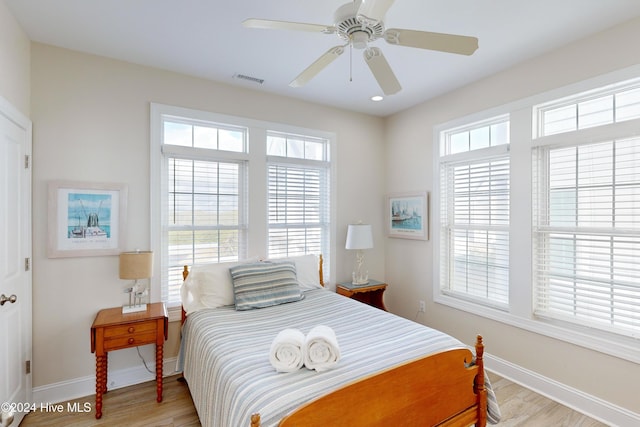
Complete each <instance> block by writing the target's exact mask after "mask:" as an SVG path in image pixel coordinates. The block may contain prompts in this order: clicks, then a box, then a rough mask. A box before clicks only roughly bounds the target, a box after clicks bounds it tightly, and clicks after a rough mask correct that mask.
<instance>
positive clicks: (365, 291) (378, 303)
mask: <svg viewBox="0 0 640 427" xmlns="http://www.w3.org/2000/svg"><path fill="white" fill-rule="evenodd" d="M385 289H387V284H386V283H383V282H379V281H377V280H369V283H367V284H366V285H353V284H351V283H350V282H346V283H338V285H337V286H336V292H337V293H339V294H340V295H344V296H346V297H349V298H353V299H355V300H358V301H360V302H363V303H365V304H369V305H371V306H373V307H376V308H379V309H381V310H384V311H388V310H387V307H385V306H384V299H383V295H384V291H385Z"/></svg>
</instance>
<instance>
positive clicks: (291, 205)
mask: <svg viewBox="0 0 640 427" xmlns="http://www.w3.org/2000/svg"><path fill="white" fill-rule="evenodd" d="M328 148H329V145H328V141H327V140H324V139H319V138H312V137H303V136H298V135H287V134H282V133H276V132H269V133H268V135H267V154H268V155H269V158H268V172H267V173H268V178H267V179H268V248H267V249H268V256H269V257H270V258H278V257H287V256H296V255H304V254H317V255H319V254H323V255H324V256H325V259H326V257H327V256H328V254H329V236H330V227H329V224H330V221H329V213H330V198H329V192H330V185H329V172H330V163H329V152H328Z"/></svg>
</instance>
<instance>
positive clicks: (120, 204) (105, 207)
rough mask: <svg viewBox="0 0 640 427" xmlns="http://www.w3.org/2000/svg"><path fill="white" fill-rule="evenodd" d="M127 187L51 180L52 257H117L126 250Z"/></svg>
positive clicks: (50, 245)
mask: <svg viewBox="0 0 640 427" xmlns="http://www.w3.org/2000/svg"><path fill="white" fill-rule="evenodd" d="M127 190H128V187H127V185H125V184H112V183H89V182H73V181H50V182H49V197H48V214H49V221H48V226H49V232H48V234H49V236H48V237H49V242H48V243H49V244H48V252H47V255H48V257H49V258H61V257H81V256H103V255H118V254H119V253H120V252H122V251H123V250H124V247H125V236H126V217H127Z"/></svg>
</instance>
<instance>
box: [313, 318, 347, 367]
mask: <svg viewBox="0 0 640 427" xmlns="http://www.w3.org/2000/svg"><path fill="white" fill-rule="evenodd" d="M339 360H340V347H339V346H338V339H337V338H336V333H335V332H334V331H333V329H331V328H330V327H329V326H325V325H318V326H316V327H314V328H313V329H311V330H310V331H309V333H308V334H307V337H306V339H305V341H304V365H305V366H306V367H307V368H309V369H315V370H316V371H318V372H321V371H326V370H327V369H331V368H332V367H333V366H334V365H335V364H336V363H338V361H339Z"/></svg>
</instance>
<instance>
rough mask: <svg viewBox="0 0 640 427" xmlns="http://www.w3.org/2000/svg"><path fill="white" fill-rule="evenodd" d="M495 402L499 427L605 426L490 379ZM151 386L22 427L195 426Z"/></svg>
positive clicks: (178, 397) (179, 397) (182, 408)
mask: <svg viewBox="0 0 640 427" xmlns="http://www.w3.org/2000/svg"><path fill="white" fill-rule="evenodd" d="M489 377H490V378H491V383H492V385H493V389H494V390H495V392H496V396H497V397H498V403H499V404H500V410H501V411H502V421H501V422H500V424H499V425H500V426H505V427H508V426H527V427H541V426H544V427H548V426H553V427H561V426H562V427H600V426H605V424H602V423H599V422H597V421H595V420H593V419H590V418H588V417H586V416H584V415H582V414H580V413H578V412H575V411H572V410H571V409H569V408H566V407H564V406H562V405H560V404H558V403H555V402H553V401H552V400H549V399H547V398H545V397H542V396H540V395H539V394H536V393H534V392H532V391H530V390H528V389H526V388H524V387H521V386H519V385H517V384H514V383H512V382H511V381H509V380H506V379H504V378H501V377H498V376H497V375H494V374H490V375H489ZM155 395H156V388H155V382H154V381H151V382H147V383H144V384H138V385H135V386H131V387H126V388H122V389H119V390H113V391H110V392H108V393H107V394H106V395H105V397H104V402H103V409H102V419H100V420H96V419H95V415H94V414H95V412H94V411H93V409H94V403H95V401H94V398H95V397H94V396H87V397H86V398H81V399H77V400H74V401H72V403H74V402H76V403H78V404H79V405H78V406H79V407H83V405H84V404H85V403H86V402H88V403H90V404H91V408H92V411H91V412H88V413H72V412H68V411H67V410H66V406H67V405H66V403H65V404H64V406H65V411H64V412H62V413H60V414H51V413H46V412H42V411H37V412H33V413H31V414H29V415H27V416H26V417H25V418H24V420H23V421H22V423H21V424H20V425H21V426H25V427H26V426H29V427H31V426H33V427H40V426H42V427H45V426H46V427H86V426H127V427H137V426H140V427H142V426H144V427H147V426H172V427H178V426H184V427H186V426H200V422H199V421H198V415H197V414H196V410H195V408H194V407H193V402H192V401H191V396H190V395H189V391H188V389H187V386H186V385H185V384H184V383H181V382H178V381H176V377H175V376H174V377H167V378H165V380H164V395H163V397H164V400H163V402H162V403H157V402H156V401H155Z"/></svg>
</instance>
